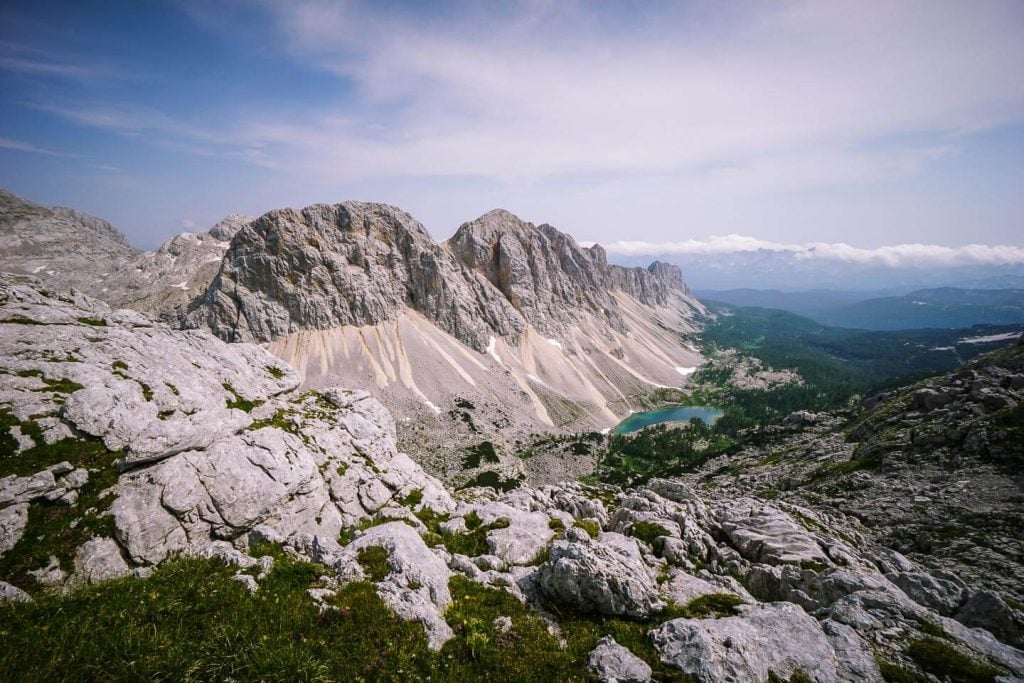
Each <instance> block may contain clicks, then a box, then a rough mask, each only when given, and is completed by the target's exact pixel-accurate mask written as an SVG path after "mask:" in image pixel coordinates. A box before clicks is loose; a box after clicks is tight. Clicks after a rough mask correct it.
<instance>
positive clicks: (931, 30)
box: [0, 0, 1024, 249]
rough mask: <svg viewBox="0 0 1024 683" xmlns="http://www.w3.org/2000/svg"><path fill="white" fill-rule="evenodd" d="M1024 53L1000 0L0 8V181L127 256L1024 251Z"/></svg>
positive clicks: (1021, 7)
mask: <svg viewBox="0 0 1024 683" xmlns="http://www.w3.org/2000/svg"><path fill="white" fill-rule="evenodd" d="M1021 36H1024V3H1021V2H1017V1H1015V0H1007V1H1005V2H988V1H985V0H978V1H964V2H942V1H939V0H928V1H922V2H884V3H883V2H877V3H875V2H869V3H864V2H775V1H773V2H748V1H740V2H732V3H718V2H689V3H683V2H679V3H667V2H636V3H632V2H607V3H602V2H585V1H582V0H581V1H579V2H572V1H561V2H543V1H533V2H520V3H509V4H498V3H465V4H460V3H443V4H442V3H433V2H431V3H349V2H323V1H320V0H295V1H284V0H281V1H275V0H251V1H250V0H229V1H226V2H188V1H181V2H142V1H138V0H136V1H134V2H114V1H107V2H96V3H92V2H90V3H83V2H67V3H64V2H45V1H42V2H41V1H39V0H35V1H33V2H18V1H11V0H8V1H7V2H5V3H4V4H3V7H2V8H0V186H2V187H4V188H7V189H10V190H12V191H14V192H16V193H18V194H21V195H23V196H25V197H27V198H29V199H32V200H35V201H39V202H42V203H46V204H62V205H68V206H73V207H76V208H80V209H83V210H85V211H88V212H90V213H93V214H96V215H99V216H102V217H104V218H107V219H108V220H110V221H111V222H113V223H114V224H115V225H116V226H117V227H119V228H120V229H122V230H123V231H124V232H125V233H126V234H127V235H128V236H129V238H130V239H131V240H132V242H133V243H134V244H136V245H137V246H141V247H153V246H155V245H156V244H158V243H159V242H160V241H162V240H163V239H165V238H166V237H168V236H170V235H171V234H174V233H176V232H179V231H181V230H183V229H204V228H206V227H208V226H210V225H212V224H213V223H214V222H216V220H218V219H219V218H220V217H221V216H223V215H225V214H227V213H230V212H242V213H250V214H259V213H262V212H263V211H266V210H269V209H272V208H277V207H281V206H303V205H307V204H310V203H314V202H337V201H343V200H346V199H362V200H372V201H385V202H388V203H390V204H395V205H398V206H400V207H402V208H404V209H406V210H407V211H409V212H410V213H412V214H413V215H414V216H416V217H417V218H419V219H420V220H421V221H423V222H424V224H425V225H426V226H427V227H428V228H429V229H430V231H431V232H432V233H433V234H434V235H435V236H437V237H446V236H447V235H449V234H450V233H451V232H453V231H454V230H455V229H456V228H457V227H458V225H459V224H460V223H461V222H463V221H465V220H469V219H471V218H474V217H475V216H477V215H479V214H481V213H483V212H485V211H487V210H489V209H491V208H495V207H498V206H500V207H504V208H507V209H510V210H512V211H514V212H516V213H518V214H519V215H521V216H523V217H524V218H526V219H528V220H532V221H534V222H538V223H539V222H550V223H552V224H554V225H556V226H557V227H559V228H561V229H563V230H566V231H568V232H571V233H572V234H573V235H575V236H576V237H577V238H578V239H581V240H596V241H600V242H602V243H604V244H612V245H614V244H615V243H617V242H622V241H644V242H646V243H650V244H654V245H658V244H661V243H674V244H679V243H680V242H683V241H697V242H702V241H705V240H709V239H710V238H711V237H712V236H716V235H717V236H726V235H742V236H745V237H749V238H753V239H755V240H760V241H764V242H770V243H780V244H805V243H809V242H830V243H835V242H843V243H847V244H850V245H853V246H854V247H858V248H864V249H873V248H876V247H881V246H883V245H892V244H900V243H924V244H939V245H947V246H960V245H966V244H969V243H983V244H989V245H1017V246H1021V245H1024V225H1022V218H1021V217H1022V216H1024V191H1022V190H1021V188H1024V40H1022V39H1021ZM712 241H713V240H712ZM719 243H721V240H720V241H719Z"/></svg>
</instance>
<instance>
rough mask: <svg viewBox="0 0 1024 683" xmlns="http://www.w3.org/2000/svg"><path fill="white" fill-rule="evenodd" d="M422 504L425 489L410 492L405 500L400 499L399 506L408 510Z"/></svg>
mask: <svg viewBox="0 0 1024 683" xmlns="http://www.w3.org/2000/svg"><path fill="white" fill-rule="evenodd" d="M422 502H423V489H415V490H414V491H410V492H409V495H407V496H405V497H404V498H400V499H399V501H398V504H399V505H402V506H404V507H407V508H414V507H416V506H417V505H419V504H420V503H422Z"/></svg>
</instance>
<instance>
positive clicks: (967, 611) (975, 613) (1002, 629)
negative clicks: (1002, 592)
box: [954, 590, 1024, 649]
mask: <svg viewBox="0 0 1024 683" xmlns="http://www.w3.org/2000/svg"><path fill="white" fill-rule="evenodd" d="M954 618H955V619H956V620H957V621H959V622H960V623H961V624H964V625H965V626H971V627H977V628H983V629H985V630H986V631H988V632H989V633H991V634H992V635H994V636H995V637H996V638H998V639H999V640H1001V641H1003V642H1004V643H1007V644H1008V645H1012V646H1014V647H1016V648H1021V649H1024V614H1022V613H1020V612H1019V611H1015V610H1014V609H1012V608H1011V607H1010V606H1009V605H1007V604H1006V602H1005V601H1003V599H1002V598H1000V597H999V596H998V595H997V594H995V593H993V592H992V591H986V590H980V591H974V592H972V593H971V594H970V596H969V597H968V598H967V600H966V601H965V602H964V604H963V606H962V607H960V609H959V611H957V613H956V615H955V617H954Z"/></svg>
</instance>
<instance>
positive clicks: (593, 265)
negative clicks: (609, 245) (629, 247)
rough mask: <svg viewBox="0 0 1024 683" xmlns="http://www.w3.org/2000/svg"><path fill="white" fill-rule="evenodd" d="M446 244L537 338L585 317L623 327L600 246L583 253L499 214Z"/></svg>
mask: <svg viewBox="0 0 1024 683" xmlns="http://www.w3.org/2000/svg"><path fill="white" fill-rule="evenodd" d="M446 244H447V246H448V248H449V249H451V251H452V253H453V254H455V256H456V258H458V259H459V261H460V262H461V263H463V264H464V265H465V266H466V267H467V268H469V269H470V270H472V271H474V272H477V273H480V274H481V275H483V276H484V277H485V278H487V280H488V282H490V283H491V284H492V285H494V286H495V287H496V288H497V289H498V290H499V291H500V292H501V293H502V294H503V295H504V296H505V297H506V298H507V299H508V301H509V302H510V303H511V304H512V306H514V307H515V309H516V310H518V311H519V312H520V313H522V315H523V317H524V318H526V320H528V321H529V322H530V323H531V324H532V325H533V326H534V327H536V328H537V329H538V330H540V331H541V332H542V333H545V334H548V335H553V334H556V333H558V332H560V331H562V330H563V329H564V328H565V327H566V326H567V325H569V324H571V323H572V322H575V321H576V320H578V319H579V317H580V316H581V315H584V314H587V313H596V314H598V315H600V316H601V317H604V318H605V319H606V320H607V322H608V324H610V325H612V326H613V327H614V328H615V329H618V330H622V329H624V327H625V323H624V322H623V320H622V316H621V315H619V314H618V312H617V311H616V310H615V308H616V307H615V305H614V304H613V303H612V301H611V298H610V296H609V285H610V284H611V283H610V282H609V279H608V262H607V259H606V257H605V254H604V250H602V249H600V248H599V247H598V248H595V249H585V248H583V247H580V246H579V245H578V244H576V240H574V239H573V238H572V237H570V236H569V235H566V234H564V233H561V232H559V231H558V230H556V229H555V228H553V227H551V226H550V225H541V226H540V227H535V226H534V225H533V224H532V223H527V222H526V221H523V220H521V219H520V218H518V217H516V216H514V215H512V214H511V213H509V212H508V211H504V210H501V209H497V210H495V211H491V212H489V213H486V214H484V215H483V216H481V217H480V218H477V219H476V220H474V221H470V222H468V223H464V224H463V225H462V226H461V227H460V228H459V230H458V231H457V232H456V233H455V235H453V236H452V237H451V238H450V239H449V240H448V241H447V242H446Z"/></svg>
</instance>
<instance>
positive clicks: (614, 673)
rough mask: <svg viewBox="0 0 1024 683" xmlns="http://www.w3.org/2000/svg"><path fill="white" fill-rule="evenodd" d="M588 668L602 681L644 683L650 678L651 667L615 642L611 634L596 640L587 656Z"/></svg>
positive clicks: (604, 682) (609, 682)
mask: <svg viewBox="0 0 1024 683" xmlns="http://www.w3.org/2000/svg"><path fill="white" fill-rule="evenodd" d="M587 668H589V669H590V670H591V671H592V672H593V673H594V675H595V676H597V680H599V681H601V682H602V683H645V682H646V681H649V680H651V673H652V672H651V667H650V666H649V665H648V664H647V662H645V661H644V660H642V659H640V658H639V657H637V656H636V655H635V654H633V653H632V652H630V651H629V650H627V649H626V648H624V647H622V646H621V645H619V644H618V643H617V642H615V639H614V638H612V637H611V636H605V637H604V638H601V640H599V641H597V647H595V648H594V649H593V650H592V651H591V652H590V656H589V657H587Z"/></svg>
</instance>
